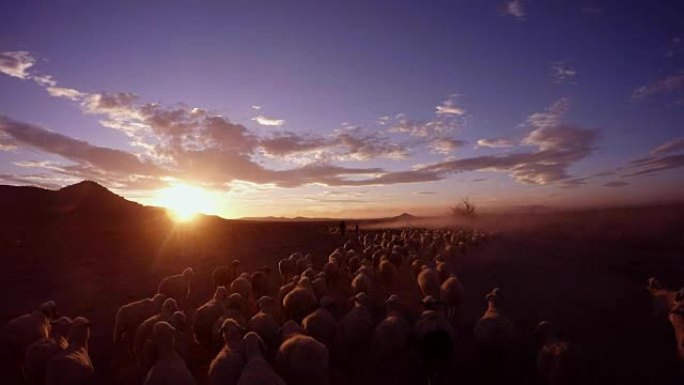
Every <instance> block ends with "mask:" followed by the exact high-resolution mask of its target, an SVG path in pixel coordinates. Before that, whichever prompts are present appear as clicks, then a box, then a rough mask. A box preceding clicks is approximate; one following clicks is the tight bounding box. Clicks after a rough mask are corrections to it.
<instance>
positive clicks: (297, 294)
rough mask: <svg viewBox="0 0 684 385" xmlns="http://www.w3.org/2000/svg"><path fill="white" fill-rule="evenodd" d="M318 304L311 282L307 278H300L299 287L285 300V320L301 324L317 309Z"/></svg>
mask: <svg viewBox="0 0 684 385" xmlns="http://www.w3.org/2000/svg"><path fill="white" fill-rule="evenodd" d="M317 304H318V301H317V300H316V294H314V291H313V289H312V288H311V281H310V280H309V278H306V277H303V278H300V280H299V283H298V284H297V287H295V288H294V289H293V290H292V291H290V292H289V293H287V295H286V296H285V298H283V309H284V313H285V318H286V319H293V320H295V321H297V322H301V321H302V319H304V317H306V316H307V315H308V314H309V313H311V312H312V311H313V310H314V309H315V308H316V305H317Z"/></svg>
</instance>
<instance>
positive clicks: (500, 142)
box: [477, 138, 515, 148]
mask: <svg viewBox="0 0 684 385" xmlns="http://www.w3.org/2000/svg"><path fill="white" fill-rule="evenodd" d="M477 145H478V146H479V147H489V148H507V147H513V146H515V141H513V140H511V139H507V138H491V139H480V140H478V141H477Z"/></svg>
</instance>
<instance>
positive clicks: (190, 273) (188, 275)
mask: <svg viewBox="0 0 684 385" xmlns="http://www.w3.org/2000/svg"><path fill="white" fill-rule="evenodd" d="M194 275H195V272H194V271H193V270H192V267H188V268H186V269H185V270H183V277H185V279H187V280H190V279H191V278H192V277H193V276H194Z"/></svg>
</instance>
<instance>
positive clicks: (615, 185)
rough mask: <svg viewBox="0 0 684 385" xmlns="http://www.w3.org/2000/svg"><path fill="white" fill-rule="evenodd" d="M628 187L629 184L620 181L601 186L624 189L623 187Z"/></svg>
mask: <svg viewBox="0 0 684 385" xmlns="http://www.w3.org/2000/svg"><path fill="white" fill-rule="evenodd" d="M628 185H629V183H627V182H621V181H612V182H608V183H604V184H603V186H605V187H624V186H628Z"/></svg>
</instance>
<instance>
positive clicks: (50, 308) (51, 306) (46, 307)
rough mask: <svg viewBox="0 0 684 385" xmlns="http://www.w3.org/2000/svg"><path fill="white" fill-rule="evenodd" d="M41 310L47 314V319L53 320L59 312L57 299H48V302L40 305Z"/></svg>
mask: <svg viewBox="0 0 684 385" xmlns="http://www.w3.org/2000/svg"><path fill="white" fill-rule="evenodd" d="M39 310H40V311H41V312H42V313H43V314H45V317H47V319H50V320H51V319H55V317H57V316H58V314H57V304H56V303H55V301H46V302H43V303H42V304H41V305H40V308H39Z"/></svg>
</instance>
